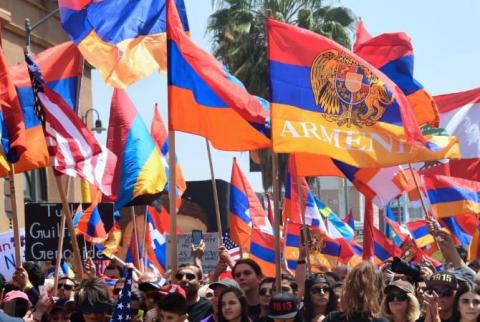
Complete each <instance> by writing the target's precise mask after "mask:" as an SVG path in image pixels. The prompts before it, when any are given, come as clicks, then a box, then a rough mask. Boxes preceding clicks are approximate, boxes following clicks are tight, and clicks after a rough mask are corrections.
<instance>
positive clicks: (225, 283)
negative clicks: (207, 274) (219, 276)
mask: <svg viewBox="0 0 480 322" xmlns="http://www.w3.org/2000/svg"><path fill="white" fill-rule="evenodd" d="M217 286H225V287H236V288H240V285H239V284H238V283H237V281H235V280H232V279H230V278H225V279H223V280H220V281H217V282H214V283H211V284H210V285H209V286H208V287H209V288H211V289H212V290H214V289H215V288H216V287H217Z"/></svg>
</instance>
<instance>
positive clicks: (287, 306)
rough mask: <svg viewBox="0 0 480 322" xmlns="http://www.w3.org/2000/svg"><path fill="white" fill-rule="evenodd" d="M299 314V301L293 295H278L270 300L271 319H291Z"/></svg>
mask: <svg viewBox="0 0 480 322" xmlns="http://www.w3.org/2000/svg"><path fill="white" fill-rule="evenodd" d="M297 313H298V310H297V299H296V298H295V295H293V294H292V293H278V294H275V295H273V296H272V298H271V299H270V307H269V310H268V317H269V318H271V319H291V318H294V317H295V316H296V315H297Z"/></svg>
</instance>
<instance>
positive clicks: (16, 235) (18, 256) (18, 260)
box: [9, 164, 22, 268]
mask: <svg viewBox="0 0 480 322" xmlns="http://www.w3.org/2000/svg"><path fill="white" fill-rule="evenodd" d="M9 176H10V180H9V181H10V182H9V183H10V204H11V207H12V223H13V241H14V245H15V266H16V267H17V268H20V267H22V253H21V240H20V228H19V225H18V212H17V194H16V190H15V165H14V164H10V171H9Z"/></svg>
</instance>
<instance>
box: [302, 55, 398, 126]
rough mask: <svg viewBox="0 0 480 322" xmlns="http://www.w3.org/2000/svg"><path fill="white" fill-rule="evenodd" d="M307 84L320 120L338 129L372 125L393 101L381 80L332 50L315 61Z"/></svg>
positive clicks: (347, 57)
mask: <svg viewBox="0 0 480 322" xmlns="http://www.w3.org/2000/svg"><path fill="white" fill-rule="evenodd" d="M310 82H311V86H312V91H313V95H314V98H315V104H316V105H317V106H318V107H320V108H321V109H322V110H323V112H324V113H323V114H322V115H323V117H324V118H325V119H326V120H327V121H329V122H335V123H336V124H337V125H338V126H342V125H346V126H347V127H351V126H357V127H364V126H372V125H374V124H375V123H376V122H377V121H378V120H379V119H380V118H381V117H382V116H383V114H384V113H385V109H386V107H387V106H388V105H390V104H392V102H393V100H394V98H393V95H392V94H391V93H390V92H389V91H388V90H387V88H386V86H385V84H384V83H383V81H382V80H381V79H379V78H378V77H377V76H375V75H374V74H373V73H372V72H371V71H370V70H369V69H368V68H367V67H366V66H363V65H361V64H359V63H358V62H357V61H356V60H354V59H353V58H351V57H350V56H348V55H346V54H344V53H342V52H340V51H338V50H335V49H330V50H326V51H323V52H322V53H320V54H319V55H318V56H317V57H316V58H315V59H314V61H313V63H312V66H311V71H310Z"/></svg>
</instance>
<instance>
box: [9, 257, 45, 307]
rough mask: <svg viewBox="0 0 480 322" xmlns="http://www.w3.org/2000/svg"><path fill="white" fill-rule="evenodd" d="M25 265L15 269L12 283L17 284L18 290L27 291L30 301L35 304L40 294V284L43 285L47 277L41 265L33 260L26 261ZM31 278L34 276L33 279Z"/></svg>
mask: <svg viewBox="0 0 480 322" xmlns="http://www.w3.org/2000/svg"><path fill="white" fill-rule="evenodd" d="M23 266H24V267H19V268H17V269H16V270H15V273H13V277H12V281H11V284H12V285H13V286H15V287H16V289H17V290H19V291H22V292H24V293H26V294H27V295H28V298H29V299H30V302H31V303H32V304H33V305H35V304H36V303H37V301H38V298H39V296H40V293H39V291H38V286H40V285H43V283H44V282H45V277H44V276H43V272H42V270H41V268H40V266H39V265H36V264H34V263H32V262H25V263H24V264H23ZM25 267H26V268H25ZM27 269H28V271H27ZM30 278H32V280H31V279H30Z"/></svg>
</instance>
